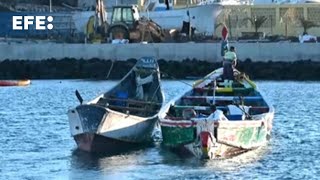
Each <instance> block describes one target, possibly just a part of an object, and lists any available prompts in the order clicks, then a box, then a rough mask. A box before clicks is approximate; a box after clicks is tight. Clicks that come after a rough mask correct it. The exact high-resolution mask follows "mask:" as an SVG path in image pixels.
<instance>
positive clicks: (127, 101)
mask: <svg viewBox="0 0 320 180" xmlns="http://www.w3.org/2000/svg"><path fill="white" fill-rule="evenodd" d="M103 99H105V100H107V101H108V102H110V101H113V102H115V101H121V102H126V103H133V104H149V105H160V106H161V105H162V104H161V103H156V102H149V101H139V100H135V99H119V98H110V97H104V98H103Z"/></svg>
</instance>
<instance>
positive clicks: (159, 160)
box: [0, 80, 320, 180]
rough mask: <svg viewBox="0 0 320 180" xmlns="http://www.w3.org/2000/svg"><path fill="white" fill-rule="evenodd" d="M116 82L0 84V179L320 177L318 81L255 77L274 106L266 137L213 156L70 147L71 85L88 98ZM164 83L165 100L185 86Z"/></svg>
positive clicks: (153, 149)
mask: <svg viewBox="0 0 320 180" xmlns="http://www.w3.org/2000/svg"><path fill="white" fill-rule="evenodd" d="M189 82H190V81H189ZM115 83H116V82H114V81H82V80H62V81H60V80H41V81H33V82H32V85H31V86H29V87H7V88H0V179H6V180H7V179H115V180H117V179H166V180H169V179H215V178H219V179H291V178H293V179H319V178H320V82H273V81H259V82H257V84H258V86H259V88H260V89H261V90H262V91H263V92H264V94H265V96H266V97H267V98H268V99H270V102H271V103H273V104H274V106H275V109H276V114H275V119H274V124H273V125H274V127H273V132H272V135H273V136H272V139H271V141H270V143H269V144H268V145H267V146H265V147H263V148H261V149H258V150H255V151H253V152H249V153H245V154H243V155H241V156H238V157H235V158H232V159H228V160H215V161H201V160H197V159H195V158H187V159H184V158H181V157H179V156H177V155H175V154H173V153H171V152H168V151H167V150H165V149H162V148H161V147H160V146H159V145H155V146H154V147H148V148H146V149H141V150H136V151H131V152H127V153H125V154H121V155H114V156H104V155H99V156H98V155H90V154H87V153H83V152H79V151H77V150H76V144H75V142H74V141H73V139H72V138H71V136H70V133H69V125H68V119H67V115H66V113H67V110H68V109H69V108H71V107H74V106H76V105H78V100H77V99H76V96H75V95H74V91H75V90H76V89H78V90H79V91H80V93H81V95H82V96H83V99H85V100H89V99H91V98H93V97H95V96H97V95H98V94H100V93H102V92H104V91H106V90H107V89H109V88H110V87H112V86H113V85H115ZM190 83H191V82H190ZM163 89H164V92H165V94H166V99H167V100H169V99H171V98H173V97H174V96H176V95H179V94H181V93H183V92H184V91H186V90H188V89H190V86H188V85H186V84H184V83H181V82H179V81H163Z"/></svg>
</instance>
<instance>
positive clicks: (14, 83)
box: [0, 80, 31, 86]
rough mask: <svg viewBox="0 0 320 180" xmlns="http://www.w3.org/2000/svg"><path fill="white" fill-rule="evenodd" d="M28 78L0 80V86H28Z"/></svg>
mask: <svg viewBox="0 0 320 180" xmlns="http://www.w3.org/2000/svg"><path fill="white" fill-rule="evenodd" d="M30 83H31V81H30V80H20V81H5V80H2V81H0V86H28V85H30Z"/></svg>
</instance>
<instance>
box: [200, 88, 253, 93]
mask: <svg viewBox="0 0 320 180" xmlns="http://www.w3.org/2000/svg"><path fill="white" fill-rule="evenodd" d="M194 90H195V91H196V92H206V91H213V89H212V88H195V89H194ZM250 91H253V88H229V87H228V88H215V92H217V93H241V92H250Z"/></svg>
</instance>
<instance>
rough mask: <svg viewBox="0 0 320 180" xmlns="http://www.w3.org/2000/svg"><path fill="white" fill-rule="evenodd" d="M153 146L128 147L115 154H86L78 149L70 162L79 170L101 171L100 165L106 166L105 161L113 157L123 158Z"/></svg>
mask: <svg viewBox="0 0 320 180" xmlns="http://www.w3.org/2000/svg"><path fill="white" fill-rule="evenodd" d="M151 147H154V145H137V146H130V147H128V148H126V149H119V150H118V151H117V152H99V153H97V152H86V151H82V150H80V149H78V148H76V149H74V150H73V151H72V160H71V165H72V166H73V167H74V168H80V169H92V170H94V169H101V168H103V167H101V164H103V165H108V162H107V161H105V160H108V159H109V160H110V159H112V158H114V157H125V156H129V155H132V154H135V153H137V152H139V151H141V150H142V149H145V148H151ZM110 165H111V166H113V164H112V161H110Z"/></svg>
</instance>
